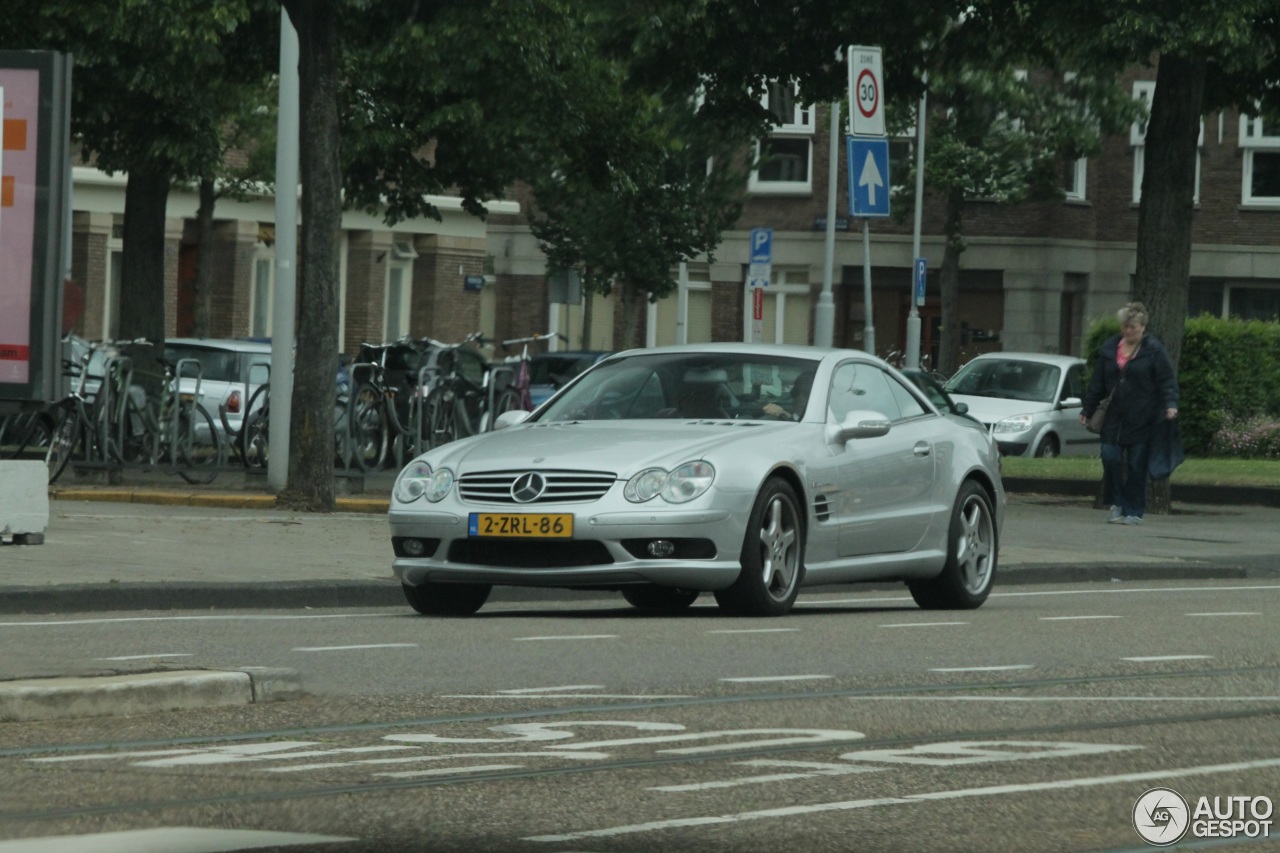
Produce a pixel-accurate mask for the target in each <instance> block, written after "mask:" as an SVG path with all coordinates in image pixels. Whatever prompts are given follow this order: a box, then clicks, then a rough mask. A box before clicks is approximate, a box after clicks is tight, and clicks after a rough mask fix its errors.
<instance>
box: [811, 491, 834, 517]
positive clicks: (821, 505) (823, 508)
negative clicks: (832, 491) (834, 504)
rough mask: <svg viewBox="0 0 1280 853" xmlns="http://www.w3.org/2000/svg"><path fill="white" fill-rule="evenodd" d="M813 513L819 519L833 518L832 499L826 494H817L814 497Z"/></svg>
mask: <svg viewBox="0 0 1280 853" xmlns="http://www.w3.org/2000/svg"><path fill="white" fill-rule="evenodd" d="M813 514H814V516H815V517H816V518H817V519H818V521H828V520H830V518H831V499H830V498H828V497H827V496H826V495H817V496H815V497H814V499H813Z"/></svg>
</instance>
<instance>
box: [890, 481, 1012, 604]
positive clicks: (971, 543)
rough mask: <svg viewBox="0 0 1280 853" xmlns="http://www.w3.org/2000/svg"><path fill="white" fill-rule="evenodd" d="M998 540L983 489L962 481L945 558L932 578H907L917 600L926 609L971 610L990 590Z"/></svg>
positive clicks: (972, 483)
mask: <svg viewBox="0 0 1280 853" xmlns="http://www.w3.org/2000/svg"><path fill="white" fill-rule="evenodd" d="M998 550H999V543H998V542H997V541H996V523H995V513H994V512H993V511H992V509H991V498H990V496H988V495H987V491H986V489H984V488H982V487H981V486H980V485H978V484H977V483H975V482H974V481H973V480H967V481H965V484H964V485H963V486H961V488H960V494H959V495H957V496H956V504H955V507H953V508H952V510H951V526H950V529H949V531H948V533H947V562H946V563H945V564H944V565H943V567H942V572H941V573H940V574H939V575H938V576H937V577H935V578H930V579H929V580H921V581H908V582H907V588H908V589H910V590H911V597H912V598H914V599H915V600H916V604H918V605H920V606H921V607H923V608H924V609H925V610H973V609H974V608H977V607H981V606H982V603H983V602H984V601H986V600H987V596H988V595H990V594H991V585H992V582H993V581H994V580H995V576H996V561H997V557H996V555H997V552H998Z"/></svg>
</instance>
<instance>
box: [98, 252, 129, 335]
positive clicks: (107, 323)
mask: <svg viewBox="0 0 1280 853" xmlns="http://www.w3.org/2000/svg"><path fill="white" fill-rule="evenodd" d="M107 258H108V261H107V286H106V289H105V292H104V293H103V296H102V339H103V340H104V341H114V340H115V339H116V338H118V337H120V282H122V281H123V280H124V244H123V242H122V241H121V240H120V239H119V238H118V237H114V236H113V237H112V239H111V240H109V241H108V242H107Z"/></svg>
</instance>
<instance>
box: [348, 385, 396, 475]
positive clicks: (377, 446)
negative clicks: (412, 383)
mask: <svg viewBox="0 0 1280 853" xmlns="http://www.w3.org/2000/svg"><path fill="white" fill-rule="evenodd" d="M347 411H348V412H349V413H350V414H351V418H352V420H351V451H352V453H351V455H352V456H353V457H354V461H355V463H356V466H357V467H358V468H359V469H360V470H361V471H380V470H382V466H383V464H384V463H385V462H386V461H387V416H386V412H385V411H384V410H383V399H382V391H381V390H380V389H379V388H378V387H377V386H375V385H373V384H372V383H369V382H365V383H362V384H361V385H360V387H359V388H357V389H356V394H355V396H354V397H352V398H351V403H350V404H349V405H348V406H347Z"/></svg>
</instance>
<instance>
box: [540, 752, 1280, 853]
mask: <svg viewBox="0 0 1280 853" xmlns="http://www.w3.org/2000/svg"><path fill="white" fill-rule="evenodd" d="M1269 767H1280V758H1268V759H1262V760H1259V761H1241V762H1237V763H1234V764H1205V765H1200V766H1198V767H1175V768H1170V769H1165V770H1151V771H1146V772H1142V773H1118V774H1116V775H1113V776H1089V777H1083V778H1077V779H1055V780H1052V781H1049V782H1030V783H1024V784H1015V785H990V786H987V787H982V788H959V789H953V790H949V791H930V792H927V793H923V794H908V795H906V796H903V797H880V798H877V799H868V800H844V801H840V802H831V803H813V804H811V805H806V806H787V807H784V808H776V809H761V810H759V811H751V812H739V813H737V814H728V815H708V816H705V817H689V818H676V819H674V820H655V821H650V822H648V823H634V824H629V825H624V826H612V827H606V828H604V829H590V830H585V831H583V832H566V833H563V834H559V835H533V836H528V837H526V838H524V839H523V840H524V841H543V842H553V843H560V842H565V841H577V840H580V839H584V838H614V837H617V836H622V835H635V834H637V833H642V832H656V831H660V830H664V829H677V828H690V827H698V826H716V825H724V824H732V823H743V822H746V821H750V820H765V819H769V818H785V817H795V816H797V815H807V814H819V813H822V812H833V811H852V810H854V809H866V808H874V807H876V806H896V805H910V804H913V803H921V802H928V801H931V800H959V799H966V798H970V797H989V796H996V795H1001V794H1027V793H1035V792H1039V791H1060V790H1069V789H1072V788H1093V787H1098V786H1100V785H1117V784H1128V783H1134V782H1153V781H1154V782H1167V781H1168V780H1169V779H1171V778H1179V777H1185V776H1208V775H1214V774H1219V773H1239V772H1241V771H1248V770H1259V769H1264V768H1269Z"/></svg>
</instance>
